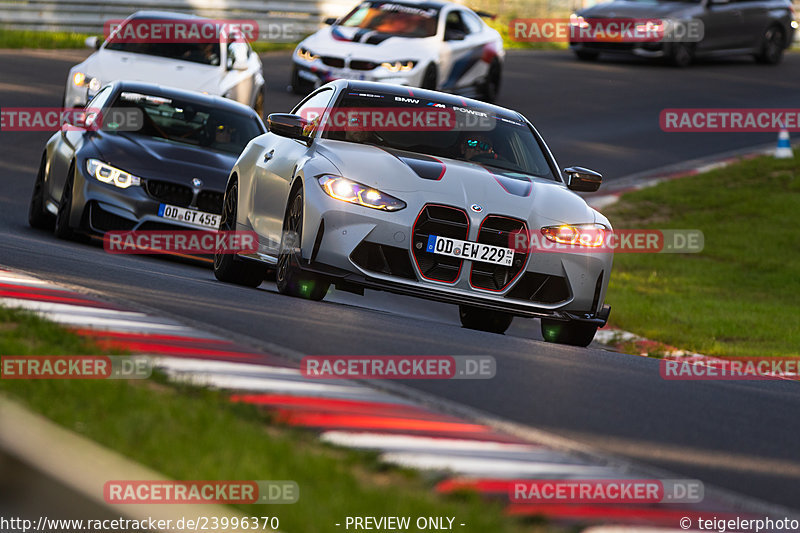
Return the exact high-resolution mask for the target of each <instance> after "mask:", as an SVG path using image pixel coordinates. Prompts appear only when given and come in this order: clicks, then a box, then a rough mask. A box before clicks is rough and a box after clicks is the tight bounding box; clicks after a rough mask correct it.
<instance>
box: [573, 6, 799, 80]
mask: <svg viewBox="0 0 800 533" xmlns="http://www.w3.org/2000/svg"><path fill="white" fill-rule="evenodd" d="M608 19H635V20H644V19H657V20H660V21H662V23H663V25H664V27H666V28H669V27H678V26H682V27H699V28H701V32H700V36H699V38H697V39H692V38H676V39H663V40H660V41H650V42H601V41H586V42H577V41H573V42H571V43H570V48H571V49H572V51H573V52H574V53H575V55H576V56H577V57H578V59H581V60H584V61H592V60H596V59H597V58H598V57H599V56H600V54H601V53H602V54H605V53H614V54H620V53H621V54H633V55H636V56H640V57H646V58H663V59H666V60H668V61H669V62H670V63H672V64H673V65H675V66H678V67H685V66H688V65H689V64H690V63H692V61H693V60H694V59H695V58H700V57H713V56H722V55H752V56H753V57H754V58H755V59H756V61H758V62H759V63H765V64H771V65H774V64H777V63H779V62H780V61H781V59H782V58H783V52H784V50H786V48H788V47H789V46H790V45H791V44H792V41H793V39H794V32H795V29H796V28H797V26H798V23H797V20H796V17H795V12H794V10H793V8H792V4H791V1H790V0H617V1H613V2H605V3H601V4H597V5H595V6H592V7H589V8H586V9H583V10H580V11H578V12H576V13H575V14H573V15H572V18H571V23H572V24H573V25H576V24H580V25H583V26H585V25H591V24H592V23H595V22H601V21H603V20H608ZM668 41H671V42H668Z"/></svg>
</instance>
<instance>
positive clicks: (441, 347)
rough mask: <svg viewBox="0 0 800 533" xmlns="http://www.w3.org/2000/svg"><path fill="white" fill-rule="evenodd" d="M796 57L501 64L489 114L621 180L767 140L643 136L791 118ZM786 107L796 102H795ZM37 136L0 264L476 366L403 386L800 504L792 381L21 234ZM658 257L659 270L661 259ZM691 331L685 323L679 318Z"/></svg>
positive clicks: (1, 205) (230, 317) (50, 86)
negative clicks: (685, 124) (697, 62)
mask: <svg viewBox="0 0 800 533" xmlns="http://www.w3.org/2000/svg"><path fill="white" fill-rule="evenodd" d="M85 55H86V53H85V52H83V51H68V52H64V51H62V52H27V51H26V52H22V51H0V72H2V73H3V74H2V78H1V79H0V105H2V106H3V107H6V106H57V105H59V100H60V97H61V92H62V89H61V87H62V83H63V81H64V79H65V76H66V72H67V70H68V68H69V66H70V65H71V64H73V63H75V62H77V61H78V60H79V58H80V57H83V56H85ZM264 60H265V67H266V72H267V77H268V79H269V93H268V94H269V98H268V101H267V108H268V110H269V111H285V110H288V109H289V108H290V107H291V105H292V103H293V102H294V101H295V100H296V99H295V97H293V96H291V95H288V94H286V93H285V91H284V88H285V81H286V79H287V77H288V71H289V63H288V56H287V54H269V55H266V56H264ZM798 67H800V55H797V54H792V55H790V56H789V57H787V61H786V62H785V63H784V64H783V65H781V66H779V67H777V68H765V67H761V66H758V65H754V64H752V63H750V62H749V61H739V60H728V61H724V62H719V63H710V64H704V65H702V66H697V67H693V68H690V69H687V70H674V69H671V68H668V67H663V66H660V65H647V64H639V62H637V61H627V60H626V61H615V62H600V63H596V64H582V63H578V62H575V61H573V60H572V58H571V57H570V56H569V55H567V54H566V53H563V52H547V53H537V52H515V53H512V54H511V55H510V57H509V61H508V68H507V71H506V77H505V87H504V89H503V93H502V96H501V101H500V103H501V104H503V105H506V106H508V107H512V108H516V109H519V110H521V111H522V112H524V113H525V114H526V115H527V116H529V117H530V118H532V120H533V122H534V123H535V124H536V125H537V126H538V127H539V128H540V129H541V131H542V132H543V134H544V135H545V137H546V139H547V140H548V142H549V143H550V145H551V148H552V149H553V150H554V152H555V155H556V157H557V158H558V159H559V161H560V162H561V163H562V166H566V165H565V163H579V164H584V165H587V166H590V167H594V168H597V169H600V170H605V171H606V173H607V175H609V176H611V173H613V175H614V176H622V175H624V174H629V173H634V172H640V171H643V170H646V169H648V168H653V167H656V166H660V165H668V164H673V163H678V162H680V161H683V160H685V159H689V158H694V157H700V156H704V155H709V154H714V153H719V152H724V151H728V150H733V149H737V148H744V147H748V146H752V145H755V144H763V143H765V142H769V141H770V140H771V139H772V138H773V136H772V135H771V134H769V135H768V134H763V135H762V134H757V135H754V134H746V135H745V134H719V135H681V134H664V133H660V132H659V130H658V113H659V112H660V110H661V109H662V108H664V107H702V106H713V107H734V106H746V107H794V106H796V104H795V105H793V98H794V99H796V96H797V88H798V87H800V68H798ZM795 101H796V100H795ZM47 136H48V134H46V133H12V132H4V133H0V150H2V151H1V152H0V265H4V266H8V267H11V268H17V269H21V270H24V271H27V272H30V273H34V274H37V275H40V276H43V277H45V278H48V279H52V280H54V281H60V282H66V283H71V284H74V285H77V286H82V287H86V288H89V289H93V290H96V291H100V292H101V293H104V294H106V295H107V296H108V297H109V298H112V299H117V300H121V301H126V302H128V303H129V304H132V305H138V306H144V307H147V308H150V309H155V310H157V311H158V312H161V313H167V314H170V315H172V316H177V317H181V318H183V319H185V320H188V321H193V322H194V323H195V325H198V324H199V325H201V326H203V325H209V327H214V328H216V330H217V331H222V332H225V333H227V334H228V335H229V336H231V337H233V338H246V339H247V340H248V341H250V342H253V343H256V344H259V343H260V344H261V345H262V346H267V344H266V343H273V344H274V345H277V346H281V347H285V348H286V349H289V350H292V351H294V352H295V353H303V354H316V355H324V354H401V355H408V354H417V355H422V354H448V355H464V354H490V355H493V356H495V357H496V359H497V363H498V367H497V376H496V377H495V378H494V379H492V380H486V381H461V380H459V381H451V382H434V381H424V380H423V381H417V382H407V383H405V384H406V385H408V386H410V387H413V388H415V389H419V390H422V391H425V392H427V393H429V394H432V395H435V396H438V397H442V398H446V399H448V400H451V401H454V402H459V403H461V404H464V405H467V406H471V407H474V408H476V409H479V410H481V411H483V412H486V413H490V414H492V415H494V416H497V417H500V418H503V419H507V420H511V421H514V422H517V423H519V424H525V425H529V426H531V427H534V428H538V429H541V430H545V431H549V432H551V433H554V434H558V435H561V436H565V437H568V438H572V439H574V440H576V441H578V442H581V443H585V444H588V445H590V446H592V447H594V448H595V449H597V450H601V451H606V452H610V453H613V454H616V455H620V456H625V457H629V458H632V459H634V460H637V461H640V462H644V463H647V464H650V465H653V466H656V467H660V468H665V469H668V470H670V471H672V472H673V473H675V474H677V475H678V476H681V477H691V478H699V479H701V480H703V481H704V482H706V483H709V484H713V485H716V486H718V487H723V488H726V489H729V490H731V491H734V492H737V493H740V494H744V495H748V496H752V497H756V498H759V499H761V500H764V501H767V502H771V503H776V504H781V505H785V506H788V507H791V508H795V509H800V496H798V493H799V492H798V489H799V488H800V452H798V446H797V443H798V441H800V430H798V427H799V426H798V424H797V422H796V417H797V413H798V412H800V388H798V385H797V383H793V382H698V381H695V382H691V381H690V382H678V381H664V380H662V379H661V378H660V377H659V372H658V362H657V361H655V360H650V359H646V358H639V357H632V356H626V355H620V354H616V353H612V352H608V351H605V350H600V349H577V348H569V347H562V346H555V345H551V344H545V343H543V342H541V341H540V340H538V339H540V338H541V337H540V336H539V334H538V324H537V323H536V321H533V320H530V321H525V320H521V319H517V320H516V321H515V324H514V325H513V326H512V329H511V330H510V331H509V333H508V334H507V335H505V336H499V335H493V334H487V333H480V332H474V331H469V330H464V329H462V328H460V327H459V325H458V323H457V315H456V311H455V308H453V307H450V306H446V305H439V304H431V303H428V302H421V301H417V300H413V299H408V298H402V297H395V296H390V295H386V294H381V293H368V294H367V295H366V296H365V297H363V298H359V297H356V296H353V295H342V294H338V293H336V294H334V295H333V296H332V297H331V298H330V300H331V301H326V302H323V303H315V302H308V301H301V300H297V299H292V298H288V297H284V296H281V295H280V294H277V293H276V291H275V287H274V285H273V284H270V283H265V284H263V285H262V286H261V288H260V289H259V290H253V289H243V288H238V287H233V286H229V285H225V284H222V283H219V282H217V281H216V280H214V278H213V274H212V273H211V272H210V270H207V269H205V268H201V267H197V266H192V265H186V264H183V263H179V262H176V261H171V260H165V259H162V258H154V257H136V256H111V255H108V254H105V253H104V252H103V250H102V249H101V248H99V247H97V246H91V245H82V244H75V243H67V242H63V241H59V240H56V239H55V238H54V237H52V236H51V235H49V234H47V233H43V232H39V231H34V230H32V229H30V228H28V226H27V224H26V210H27V202H28V198H29V195H30V191H31V187H32V184H33V178H34V175H35V171H36V166H37V164H38V161H39V157H40V154H41V149H42V147H43V143H44V140H45V139H46V138H47ZM665 260H674V258H673V259H669V258H665ZM687 319H688V320H691V317H687Z"/></svg>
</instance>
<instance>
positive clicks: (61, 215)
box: [53, 161, 76, 240]
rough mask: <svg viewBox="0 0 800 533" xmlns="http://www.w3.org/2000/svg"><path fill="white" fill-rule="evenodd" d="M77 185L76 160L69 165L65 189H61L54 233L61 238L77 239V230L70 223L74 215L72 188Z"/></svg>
mask: <svg viewBox="0 0 800 533" xmlns="http://www.w3.org/2000/svg"><path fill="white" fill-rule="evenodd" d="M74 186H75V162H74V161H73V162H72V164H71V165H70V166H69V171H68V172H67V179H66V181H65V182H64V190H63V191H61V200H59V202H58V214H57V215H56V220H55V223H54V224H53V233H54V234H55V236H56V237H58V238H59V239H66V240H75V238H76V235H75V231H74V230H73V229H72V227H71V226H70V225H69V219H70V216H71V215H72V192H73V191H72V189H73V187H74Z"/></svg>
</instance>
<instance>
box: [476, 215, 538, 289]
mask: <svg viewBox="0 0 800 533" xmlns="http://www.w3.org/2000/svg"><path fill="white" fill-rule="evenodd" d="M527 230H528V226H527V225H526V224H525V222H523V221H521V220H517V219H515V218H508V217H502V216H497V215H489V216H488V217H486V218H485V219H483V222H482V223H481V229H480V231H479V232H478V242H480V243H483V244H491V245H493V246H502V247H504V248H509V247H510V244H511V239H512V234H513V233H517V232H527ZM527 260H528V254H527V253H524V252H515V253H514V262H513V263H512V264H511V266H505V265H495V264H492V263H481V262H478V261H473V263H472V272H471V273H470V277H469V282H470V284H471V285H472V286H473V287H477V288H479V289H487V290H490V291H502V290H504V289H505V288H506V287H508V285H509V284H510V283H511V282H512V281H513V280H514V279H516V277H517V276H519V274H520V272H522V269H523V268H525V262H526V261H527Z"/></svg>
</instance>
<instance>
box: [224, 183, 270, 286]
mask: <svg viewBox="0 0 800 533" xmlns="http://www.w3.org/2000/svg"><path fill="white" fill-rule="evenodd" d="M238 191H239V185H238V182H237V181H233V182H232V183H231V184H230V185H229V186H228V190H227V191H225V199H224V200H223V203H222V217H221V220H220V223H219V229H220V231H235V230H236V209H237V202H238ZM266 276H267V267H265V266H264V265H262V264H260V263H257V262H256V261H247V260H245V259H240V258H238V257H236V254H232V253H228V254H225V253H221V252H220V251H217V252H215V253H214V277H215V278H217V279H218V280H220V281H224V282H226V283H234V284H236V285H243V286H245V287H258V286H259V285H261V282H262V281H264V278H265V277H266Z"/></svg>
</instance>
